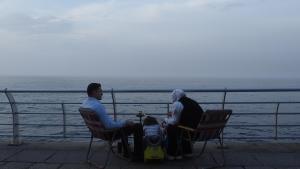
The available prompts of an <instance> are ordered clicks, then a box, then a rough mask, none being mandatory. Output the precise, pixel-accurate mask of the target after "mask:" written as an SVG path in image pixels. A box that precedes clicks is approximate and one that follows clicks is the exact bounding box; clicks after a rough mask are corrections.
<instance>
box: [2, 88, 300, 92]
mask: <svg viewBox="0 0 300 169" xmlns="http://www.w3.org/2000/svg"><path fill="white" fill-rule="evenodd" d="M183 90H184V91H185V92H241V93H242V92H300V88H272V89H270V88H250V89H228V88H224V89H183ZM172 91H173V89H114V93H168V92H172ZM5 92H10V93H83V92H86V91H85V90H5V89H4V90H0V93H5ZM103 92H105V93H110V92H111V89H105V90H103Z"/></svg>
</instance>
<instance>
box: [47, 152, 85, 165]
mask: <svg viewBox="0 0 300 169" xmlns="http://www.w3.org/2000/svg"><path fill="white" fill-rule="evenodd" d="M85 157H86V153H85V152H83V151H57V152H55V154H54V155H53V156H51V157H50V158H49V159H47V162H49V163H84V162H85V161H86V160H85Z"/></svg>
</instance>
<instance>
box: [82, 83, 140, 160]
mask: <svg viewBox="0 0 300 169" xmlns="http://www.w3.org/2000/svg"><path fill="white" fill-rule="evenodd" d="M87 95H88V98H87V99H86V100H84V101H83V103H82V105H81V107H82V108H89V109H91V110H93V111H94V112H95V113H96V114H97V116H98V118H99V120H100V121H101V123H102V124H103V125H104V127H105V128H106V129H116V128H117V129H120V130H121V129H122V130H123V131H124V132H125V134H126V135H127V136H128V135H130V134H132V133H133V134H134V155H139V154H140V153H141V151H142V147H141V143H142V132H143V131H142V126H140V125H139V124H134V123H133V122H132V121H129V120H125V121H123V120H118V121H114V120H113V119H112V118H111V117H110V116H109V115H108V114H107V112H106V109H105V107H104V106H103V105H102V103H101V102H100V100H102V95H103V92H102V88H101V84H100V83H91V84H89V85H88V87H87ZM122 144H123V148H124V156H128V152H129V150H127V149H126V147H127V146H125V145H128V137H126V138H122Z"/></svg>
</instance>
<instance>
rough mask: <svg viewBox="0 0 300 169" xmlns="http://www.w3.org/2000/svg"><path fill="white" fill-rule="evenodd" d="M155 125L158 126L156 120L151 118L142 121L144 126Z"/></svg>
mask: <svg viewBox="0 0 300 169" xmlns="http://www.w3.org/2000/svg"><path fill="white" fill-rule="evenodd" d="M155 124H159V123H158V121H157V120H156V118H154V117H151V116H147V117H146V118H145V119H144V125H155Z"/></svg>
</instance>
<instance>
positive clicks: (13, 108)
mask: <svg viewBox="0 0 300 169" xmlns="http://www.w3.org/2000/svg"><path fill="white" fill-rule="evenodd" d="M4 92H5V95H6V97H7V99H8V101H9V104H10V107H11V113H12V125H13V126H12V127H13V135H12V140H11V143H10V145H20V144H21V141H20V138H19V115H18V108H17V105H16V101H15V98H14V97H13V95H12V93H10V92H8V91H7V89H5V91H4Z"/></svg>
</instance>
